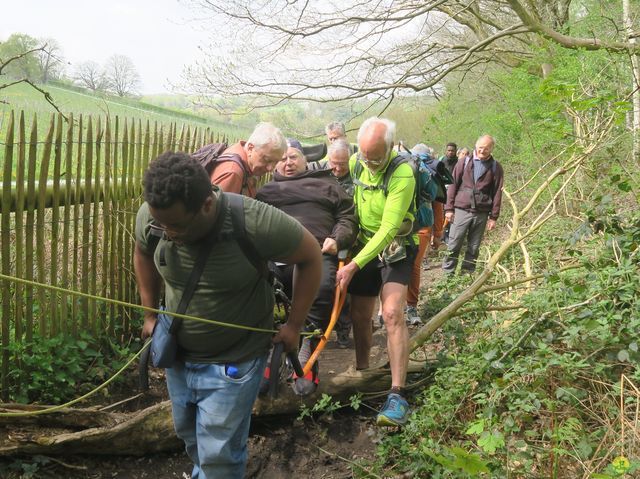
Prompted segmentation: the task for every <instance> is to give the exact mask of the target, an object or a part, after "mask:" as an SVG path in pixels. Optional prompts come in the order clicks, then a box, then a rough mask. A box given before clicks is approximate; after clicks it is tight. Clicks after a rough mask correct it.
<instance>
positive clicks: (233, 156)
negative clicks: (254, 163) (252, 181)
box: [214, 153, 251, 188]
mask: <svg viewBox="0 0 640 479" xmlns="http://www.w3.org/2000/svg"><path fill="white" fill-rule="evenodd" d="M223 161H233V162H234V163H235V164H237V165H238V166H240V168H242V187H243V188H244V187H246V186H247V184H248V183H249V177H250V176H251V174H250V173H249V170H248V168H247V165H245V164H244V161H242V158H241V157H240V155H238V154H237V153H227V154H224V155H220V156H219V157H218V158H216V160H215V162H216V163H222V162H223ZM214 168H215V166H214Z"/></svg>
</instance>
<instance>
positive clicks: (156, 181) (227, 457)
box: [134, 152, 322, 479]
mask: <svg viewBox="0 0 640 479" xmlns="http://www.w3.org/2000/svg"><path fill="white" fill-rule="evenodd" d="M222 195H224V193H221V192H220V190H219V189H218V188H217V187H215V186H213V187H212V186H211V184H210V180H209V177H208V175H207V173H206V171H205V170H204V168H202V166H200V164H199V163H198V162H197V161H196V160H193V159H191V158H190V157H189V156H188V155H186V154H183V153H173V152H167V153H164V154H163V155H161V156H160V157H158V158H157V159H156V160H155V161H154V162H152V163H151V164H150V165H149V169H148V170H147V172H146V173H145V178H144V197H145V200H146V203H144V204H143V205H142V206H141V207H140V209H139V211H138V216H137V220H136V246H135V253H134V266H135V271H136V279H137V282H138V288H139V291H140V297H141V301H142V304H143V306H148V307H157V305H158V302H159V299H160V289H161V285H162V284H163V283H164V287H165V300H166V308H167V310H168V311H175V310H176V309H177V307H178V303H179V302H180V299H181V297H182V293H183V290H184V288H185V284H186V282H187V280H188V278H189V276H190V273H191V270H192V268H193V267H194V264H195V262H196V260H197V256H198V251H199V249H200V246H201V243H202V241H203V240H204V239H205V238H210V237H211V236H210V233H211V232H212V228H219V229H220V231H221V232H227V231H232V230H233V223H232V218H231V212H230V210H229V207H228V206H227V207H226V208H224V209H223V208H220V205H221V204H222V202H221V199H222ZM225 203H227V202H225ZM243 209H244V220H245V228H246V237H247V239H248V240H249V241H250V242H251V243H252V244H253V245H254V246H255V248H256V250H257V252H258V254H259V255H260V257H261V258H262V259H264V260H275V261H279V262H283V263H288V264H295V266H296V271H295V273H294V285H295V286H294V290H293V291H294V294H293V298H292V305H291V310H290V314H289V318H288V320H287V322H286V323H285V324H284V325H283V326H282V328H281V329H280V331H279V332H278V333H277V334H276V335H275V336H274V337H273V339H272V338H271V335H270V334H269V333H266V332H254V331H249V330H246V329H236V328H229V327H223V326H217V325H212V324H210V323H204V322H199V321H189V320H185V321H183V322H182V324H181V326H180V329H179V330H178V345H179V355H178V360H177V361H176V363H175V364H174V365H173V367H171V368H169V369H167V370H166V376H167V387H168V390H169V396H170V397H171V403H172V411H173V421H174V426H175V429H176V433H177V435H178V437H180V438H181V439H182V440H183V441H184V442H185V446H186V450H187V454H188V455H189V457H190V458H191V460H192V461H193V463H194V469H193V472H192V477H197V478H198V479H206V478H212V477H229V478H236V477H237V478H241V477H243V475H244V469H245V465H246V460H247V450H246V440H247V436H248V433H249V422H250V419H251V409H252V406H253V402H254V401H255V398H256V396H257V394H258V388H259V385H260V379H261V378H262V374H263V370H264V366H265V362H266V355H267V351H268V349H269V347H270V344H271V341H272V340H273V342H283V343H284V346H285V350H287V351H292V350H295V349H296V348H297V346H298V342H299V335H300V329H301V327H302V325H303V324H304V320H305V318H306V316H307V313H308V311H309V308H310V306H311V303H312V302H313V299H314V298H315V296H316V291H317V289H318V284H319V282H320V274H321V268H322V263H321V253H320V248H319V246H318V242H317V241H316V240H315V238H314V237H313V236H312V235H311V234H310V233H309V232H308V231H307V230H306V229H304V228H303V227H302V226H301V225H300V224H299V223H298V222H297V221H296V220H294V219H293V218H291V217H289V216H287V215H285V214H284V213H282V212H281V211H279V210H277V209H275V208H272V207H270V206H268V205H265V204H262V203H259V202H257V201H255V200H252V199H250V198H243ZM220 215H224V217H220ZM152 222H153V223H154V225H153V226H152ZM155 225H159V226H160V228H161V229H162V230H163V236H162V238H161V239H160V240H159V242H158V243H157V246H156V245H154V242H153V241H152V240H151V236H152V235H153V230H154V229H157V226H155ZM214 233H215V232H214ZM214 237H218V235H217V234H215V235H214ZM223 237H225V238H227V237H228V238H230V239H228V240H223V239H220V240H217V241H214V242H213V243H212V245H211V252H210V254H209V256H208V258H207V260H206V263H205V266H204V271H203V273H202V275H201V277H200V280H199V282H198V285H197V287H196V289H195V292H194V294H193V297H192V299H191V301H190V302H189V305H188V307H187V310H186V314H188V315H190V316H196V317H201V318H206V319H213V320H216V321H219V322H223V323H233V324H236V325H241V326H249V327H254V328H261V329H272V328H273V305H274V300H273V290H272V287H271V285H269V284H268V282H267V281H266V280H265V278H264V277H263V275H262V274H261V273H260V272H259V271H258V270H257V269H256V268H255V267H254V266H253V264H252V262H251V261H250V260H249V259H248V258H247V257H246V255H245V253H244V252H243V250H242V249H241V248H240V246H239V245H238V243H237V242H236V241H235V240H233V239H232V238H233V237H232V236H230V235H227V236H223ZM156 320H157V316H156V314H155V313H152V312H145V316H144V325H143V330H142V337H143V338H147V337H149V336H150V335H151V334H152V332H153V328H154V326H155V322H156ZM231 366H233V367H231Z"/></svg>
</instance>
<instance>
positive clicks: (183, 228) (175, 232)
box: [151, 211, 199, 240]
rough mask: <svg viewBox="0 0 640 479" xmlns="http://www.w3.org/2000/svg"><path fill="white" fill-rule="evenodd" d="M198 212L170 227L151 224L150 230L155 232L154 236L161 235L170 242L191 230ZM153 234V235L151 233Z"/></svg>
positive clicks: (155, 223)
mask: <svg viewBox="0 0 640 479" xmlns="http://www.w3.org/2000/svg"><path fill="white" fill-rule="evenodd" d="M198 213H199V211H196V212H195V213H191V214H190V215H189V216H188V219H186V220H184V221H180V222H179V223H173V224H171V225H163V224H160V223H157V222H154V223H152V224H151V228H152V229H153V230H155V231H156V235H157V236H160V235H163V236H165V237H166V238H167V239H170V240H172V239H173V238H174V237H176V236H182V235H184V234H185V233H186V232H187V231H189V230H190V229H191V227H192V226H193V223H195V220H196V218H197V217H198ZM152 234H153V233H152Z"/></svg>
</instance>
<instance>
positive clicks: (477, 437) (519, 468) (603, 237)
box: [377, 205, 640, 478]
mask: <svg viewBox="0 0 640 479" xmlns="http://www.w3.org/2000/svg"><path fill="white" fill-rule="evenodd" d="M601 208H602V205H597V206H596V207H595V208H594V210H596V209H597V210H598V211H599V214H596V213H590V212H587V216H588V217H592V218H595V217H596V216H597V217H598V221H597V223H586V224H585V225H584V227H583V228H582V230H583V231H590V232H591V234H590V235H589V236H587V237H585V236H584V234H583V235H582V236H581V240H579V241H580V251H581V255H580V261H581V262H582V267H580V268H578V269H574V270H571V271H569V272H565V273H561V274H550V275H548V276H547V277H546V278H545V281H544V282H543V283H542V284H540V285H539V286H538V287H536V288H535V289H533V290H531V291H530V292H529V293H528V294H526V295H525V296H523V297H522V298H520V300H521V302H523V303H524V305H525V307H526V309H525V312H524V313H520V314H519V315H518V316H516V317H515V318H514V317H507V316H502V317H500V318H498V319H495V318H494V317H492V316H489V315H485V316H479V317H478V316H477V317H476V318H477V319H476V322H472V323H467V328H466V330H465V334H466V341H457V342H456V344H457V345H458V347H459V350H457V351H453V350H449V351H447V355H448V356H450V357H451V356H455V359H456V362H455V363H453V364H452V363H451V361H449V362H447V363H443V366H442V367H441V368H439V369H438V371H437V373H436V375H435V380H434V384H433V385H432V386H431V387H429V388H428V389H426V390H425V391H424V392H423V394H422V395H421V396H420V397H419V398H417V409H416V411H415V414H414V416H413V418H412V420H411V421H410V423H409V425H408V426H407V427H406V428H405V429H404V430H403V431H402V433H401V434H398V435H389V436H387V437H386V439H385V440H384V441H383V443H382V444H381V445H380V450H379V453H380V460H379V462H378V464H377V467H378V468H379V469H380V470H385V468H388V467H389V466H390V465H391V464H394V470H396V471H397V470H402V471H407V472H411V473H414V474H415V475H416V477H433V478H440V477H455V478H458V477H460V478H463V477H465V478H466V477H475V476H478V475H483V474H484V475H483V477H496V478H501V477H507V475H511V476H512V477H583V475H584V474H591V473H593V472H594V471H597V472H598V474H599V475H598V477H601V478H606V477H621V476H623V475H624V474H625V473H626V474H630V473H632V472H633V471H635V470H637V469H638V468H639V467H640V454H639V452H640V451H638V448H637V445H635V446H634V444H633V442H631V440H630V439H629V437H626V438H625V437H623V436H622V434H621V430H620V426H619V417H620V415H621V410H620V409H621V408H620V404H619V401H620V382H621V376H622V375H623V374H624V375H625V376H626V377H627V378H629V381H630V382H631V383H632V384H634V383H635V384H638V383H640V368H638V366H637V365H638V363H639V361H640V353H639V348H638V331H640V255H639V246H640V215H639V214H637V213H636V214H634V215H633V216H632V217H630V218H628V219H626V220H624V219H622V218H620V217H618V216H616V215H612V214H601V213H602V212H603V210H602V209H601ZM596 231H597V232H598V233H597V234H595V233H596ZM542 241H543V242H547V241H554V242H555V243H556V247H557V238H555V239H553V238H543V240H542ZM575 241H576V238H575V235H572V234H571V235H567V238H566V240H565V248H564V251H561V252H567V251H571V248H573V247H574V246H575ZM539 246H540V245H539ZM576 251H577V249H576ZM478 318H479V319H478ZM457 332H458V333H459V331H457ZM446 333H447V331H445V334H446ZM632 392H633V391H631V392H630V393H629V394H624V398H625V410H626V414H627V417H628V419H629V420H630V421H632V422H633V420H634V417H633V414H635V411H636V409H635V408H636V407H637V405H638V403H639V402H640V396H639V395H638V394H635V393H632ZM627 436H628V435H627ZM621 447H622V449H623V450H624V451H626V454H627V456H628V458H629V459H627V458H619V457H618V458H616V457H615V456H616V455H617V454H616V453H617V452H618V451H620V449H621ZM634 447H635V449H634ZM621 464H623V465H625V464H626V465H625V467H622V466H621ZM593 477H595V476H593Z"/></svg>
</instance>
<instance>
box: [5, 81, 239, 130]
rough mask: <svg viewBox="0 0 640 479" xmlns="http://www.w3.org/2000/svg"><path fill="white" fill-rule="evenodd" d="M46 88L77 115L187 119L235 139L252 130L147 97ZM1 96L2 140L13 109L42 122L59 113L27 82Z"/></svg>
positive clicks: (165, 120)
mask: <svg viewBox="0 0 640 479" xmlns="http://www.w3.org/2000/svg"><path fill="white" fill-rule="evenodd" d="M43 88H44V89H45V90H46V91H48V92H49V93H50V94H51V96H52V97H53V100H54V102H55V104H56V105H57V106H58V108H60V110H61V111H62V112H63V113H65V114H67V113H73V114H74V116H76V117H77V116H78V115H79V114H82V115H85V116H86V115H92V116H94V117H97V116H106V115H109V116H110V117H112V118H114V117H116V116H118V117H119V118H121V119H125V118H127V119H131V118H133V119H141V120H143V121H146V120H149V122H150V123H151V124H153V123H154V122H158V123H159V124H162V125H168V124H170V123H174V122H175V123H178V125H181V124H183V123H185V124H189V125H192V126H198V127H210V128H211V129H213V130H214V131H220V132H221V133H226V134H227V135H228V136H229V137H231V138H232V139H235V138H239V137H243V136H246V134H247V133H248V132H247V131H246V130H245V129H243V128H240V127H236V126H235V125H231V124H229V123H224V122H220V121H216V120H215V119H212V118H208V117H204V116H198V115H194V114H192V113H189V112H186V111H180V110H176V109H170V108H164V107H160V106H156V105H152V104H149V103H146V102H144V101H138V100H134V99H128V98H118V97H112V96H104V95H95V94H92V93H90V92H87V91H83V90H82V89H78V88H68V87H64V86H58V85H46V86H44V87H43ZM0 100H1V101H3V102H5V103H2V104H0V139H2V140H4V135H5V130H6V123H7V120H8V117H9V112H10V111H11V110H14V111H16V112H19V111H21V110H23V111H24V112H25V118H26V120H27V124H30V123H31V121H32V119H33V116H34V115H36V116H37V118H38V121H39V123H40V124H42V122H43V121H46V120H48V118H49V116H50V115H51V114H52V113H55V110H54V108H53V107H52V106H51V105H50V104H49V103H48V102H47V101H46V100H45V98H44V96H43V95H42V94H41V93H40V92H38V91H36V90H35V89H33V88H31V87H30V86H29V85H26V84H19V85H15V86H12V87H10V88H7V89H4V90H0Z"/></svg>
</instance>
